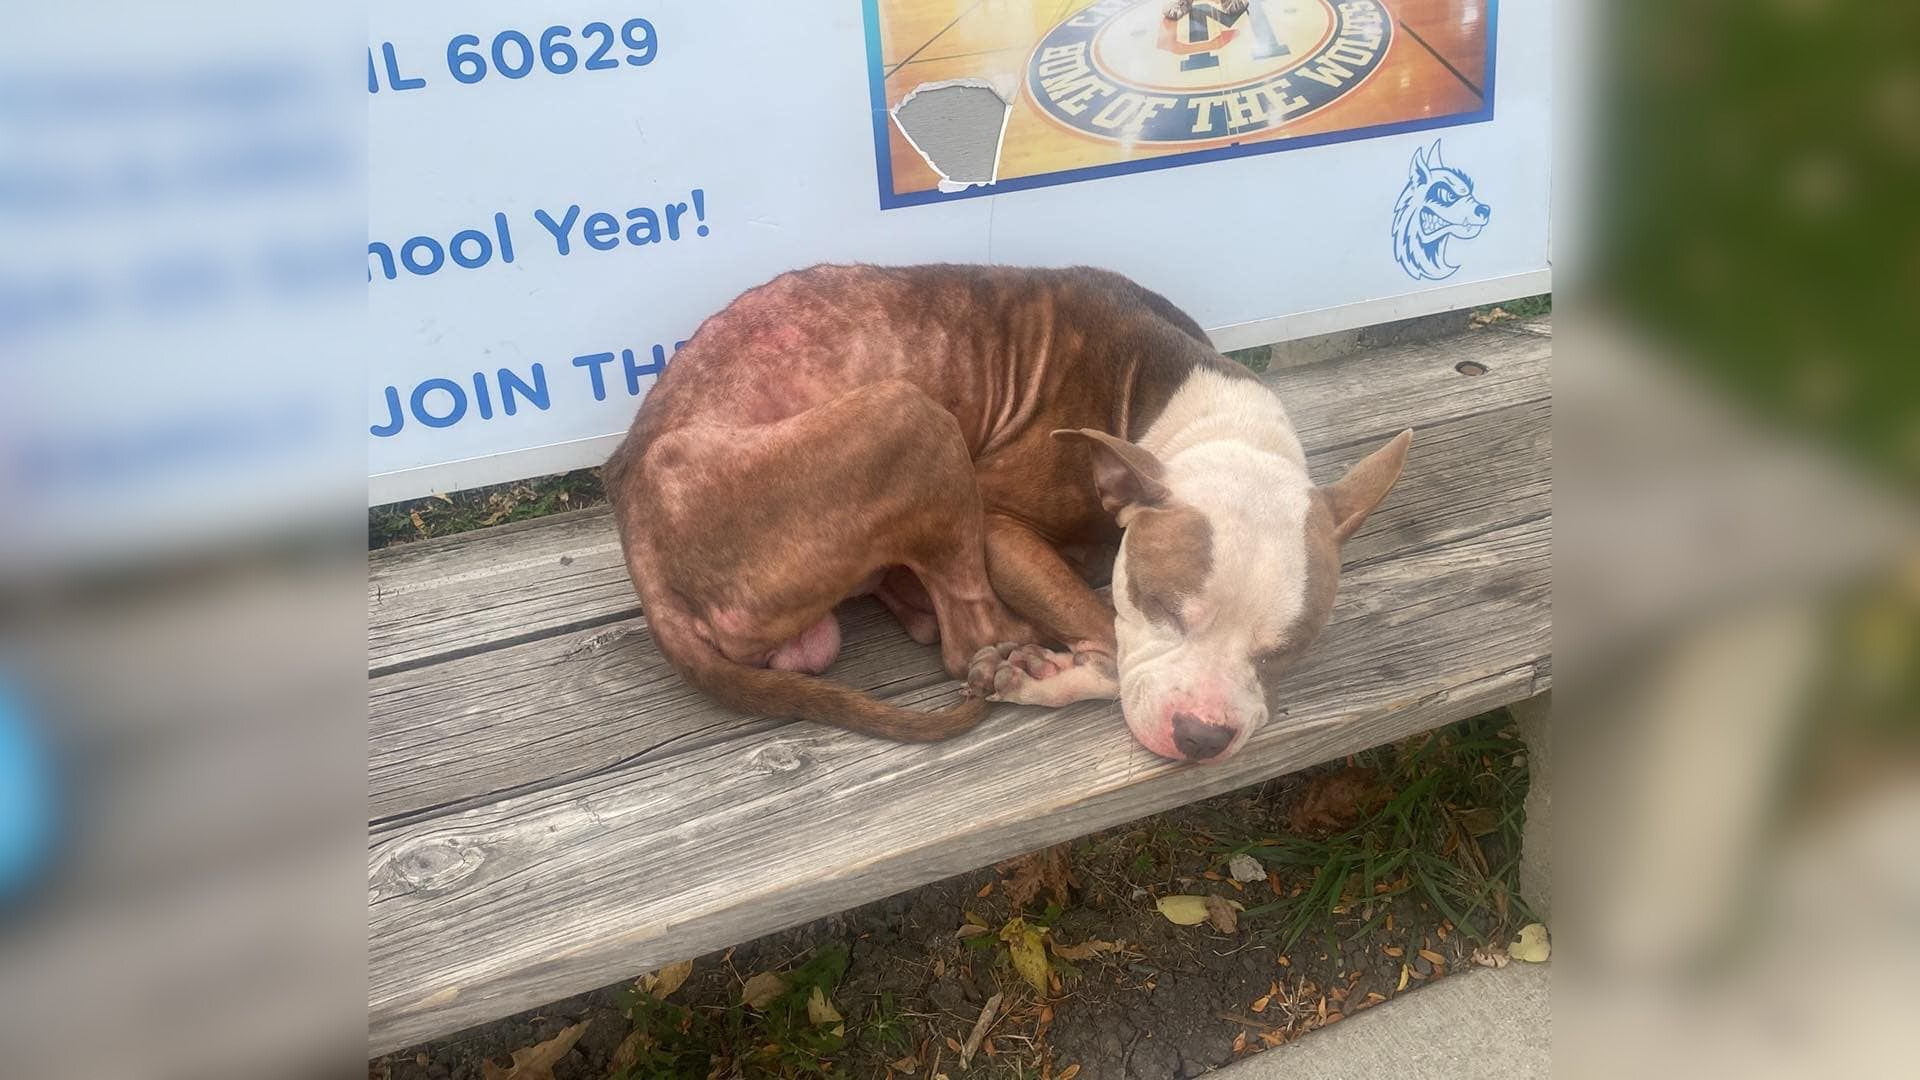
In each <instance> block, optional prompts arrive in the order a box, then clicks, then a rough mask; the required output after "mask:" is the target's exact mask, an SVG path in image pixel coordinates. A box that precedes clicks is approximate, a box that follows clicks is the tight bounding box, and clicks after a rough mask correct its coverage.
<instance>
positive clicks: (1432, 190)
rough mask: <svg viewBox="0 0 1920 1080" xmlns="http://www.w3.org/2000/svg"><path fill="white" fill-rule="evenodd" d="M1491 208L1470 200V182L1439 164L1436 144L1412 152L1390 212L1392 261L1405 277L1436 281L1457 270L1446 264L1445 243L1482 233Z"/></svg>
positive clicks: (1491, 210)
mask: <svg viewBox="0 0 1920 1080" xmlns="http://www.w3.org/2000/svg"><path fill="white" fill-rule="evenodd" d="M1492 216H1493V208H1492V207H1490V206H1488V205H1487V204H1486V203H1483V202H1481V201H1480V200H1479V199H1476V198H1474V196H1473V178H1472V177H1470V176H1468V175H1467V174H1466V173H1464V172H1461V171H1460V170H1459V169H1450V168H1448V167H1447V166H1446V163H1445V162H1442V161H1441V160H1440V141H1439V140H1438V139H1436V140H1434V143H1433V146H1431V147H1425V146H1423V147H1420V148H1419V149H1417V150H1415V151H1414V152H1413V166H1412V169H1411V171H1410V172H1409V174H1408V176H1407V186H1406V187H1405V188H1403V189H1401V191H1400V201H1399V202H1397V203H1395V204H1394V206H1393V259H1394V261H1395V262H1397V263H1399V264H1400V268H1401V269H1402V270H1405V271H1406V272H1407V275H1408V276H1409V277H1413V278H1428V279H1431V280H1433V281H1438V280H1440V279H1441V278H1444V277H1450V276H1451V275H1452V274H1453V272H1454V271H1455V270H1458V269H1460V267H1459V266H1457V265H1455V264H1453V263H1450V262H1448V261H1447V241H1449V240H1452V239H1454V238H1455V237H1458V238H1459V239H1461V240H1471V239H1473V238H1474V237H1476V236H1479V235H1480V230H1481V229H1484V228H1486V225H1487V219H1489V218H1491V217H1492Z"/></svg>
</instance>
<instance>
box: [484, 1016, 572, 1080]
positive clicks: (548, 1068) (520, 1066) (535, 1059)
mask: <svg viewBox="0 0 1920 1080" xmlns="http://www.w3.org/2000/svg"><path fill="white" fill-rule="evenodd" d="M586 1030H587V1021H585V1020H582V1021H580V1022H579V1023H577V1024H575V1025H573V1026H572V1027H570V1028H567V1029H566V1030H565V1031H562V1032H561V1033H560V1034H558V1035H555V1036H554V1037H553V1038H551V1039H548V1040H547V1041H546V1042H543V1043H538V1044H536V1045H533V1046H529V1047H526V1048H525V1049H522V1050H515V1051H514V1052H513V1067H512V1068H510V1069H503V1068H501V1067H500V1066H498V1065H495V1064H494V1063H493V1062H491V1061H482V1062H481V1063H480V1075H481V1076H482V1077H484V1078H485V1080H553V1066H554V1065H555V1064H556V1063H557V1062H559V1060H560V1059H561V1058H563V1057H566V1056H567V1051H569V1050H572V1049H573V1044H574V1043H577V1042H579V1041H580V1036H581V1035H582V1034H584V1033H585V1032H586Z"/></svg>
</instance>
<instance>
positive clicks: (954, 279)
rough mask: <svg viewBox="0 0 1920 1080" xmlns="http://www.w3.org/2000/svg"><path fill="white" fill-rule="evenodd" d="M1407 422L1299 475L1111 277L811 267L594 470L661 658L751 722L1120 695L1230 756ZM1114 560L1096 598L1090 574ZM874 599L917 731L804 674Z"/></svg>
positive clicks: (713, 351)
mask: <svg viewBox="0 0 1920 1080" xmlns="http://www.w3.org/2000/svg"><path fill="white" fill-rule="evenodd" d="M1412 434H1413V433H1412V432H1411V431H1408V432H1403V433H1401V434H1400V435H1399V436H1398V437H1396V438H1394V439H1393V440H1392V441H1391V442H1389V443H1387V444H1386V445H1385V446H1383V447H1382V448H1380V449H1378V450H1376V451H1374V452H1373V453H1372V454H1370V455H1369V456H1367V457H1366V458H1365V459H1364V460H1362V461H1360V462H1359V463H1357V464H1356V465H1355V466H1354V467H1353V468H1352V469H1351V471H1349V472H1348V473H1347V474H1346V476H1344V477H1343V478H1342V479H1340V480H1339V481H1338V482H1337V483H1334V484H1331V485H1328V486H1325V487H1320V486H1316V485H1315V484H1314V483H1313V481H1312V479H1311V478H1310V477H1309V476H1308V473H1307V465H1306V457H1305V454H1304V453H1303V452H1302V450H1301V447H1300V442H1299V440H1298V439H1297V438H1296V437H1295V435H1294V432H1293V426H1292V424H1291V422H1290V421H1289V420H1288V418H1287V413H1286V410H1285V409H1284V408H1283V407H1282V406H1281V403H1280V401H1279V399H1278V398H1276V397H1275V396H1274V395H1273V393H1272V392H1271V391H1269V390H1268V389H1267V388H1266V386H1265V385H1264V384H1262V383H1261V382H1260V381H1259V380H1258V379H1257V378H1255V377H1254V376H1253V375H1251V374H1249V373H1248V372H1247V371H1246V370H1245V369H1244V368H1242V367H1240V366H1239V365H1237V364H1235V363H1233V362H1232V361H1229V360H1227V359H1226V358H1225V357H1223V356H1221V355H1220V354H1219V353H1218V352H1217V351H1215V350H1214V348H1213V347H1212V345H1210V344H1209V343H1208V341H1207V337H1206V335H1205V333H1204V332H1202V330H1201V329H1200V326H1199V324H1198V323H1196V322H1194V320H1193V319H1192V318H1191V317H1189V316H1188V315H1187V314H1186V313H1184V312H1182V311H1181V310H1180V309H1179V308H1177V307H1175V306H1174V305H1173V304H1172V303H1170V302H1169V301H1168V300H1167V299H1166V298H1164V297H1162V296H1160V295H1159V294H1157V293H1154V292H1151V291H1149V290H1148V289H1146V288H1143V287H1142V286H1140V285H1137V284H1135V283H1134V282H1132V281H1130V280H1129V279H1127V278H1125V277H1122V276H1120V275H1118V274H1114V273H1110V272H1106V271H1102V270H1095V269H1088V268H1073V269H1062V270H1040V269H1020V268H1011V267H981V266H916V267H875V266H817V267H813V268H811V269H807V270H800V271H795V272H792V273H787V274H783V275H781V276H780V277H778V278H775V279H774V280H772V281H771V282H768V283H767V284H765V285H761V286H759V287H757V288H754V289H752V290H749V291H748V292H746V293H745V294H743V295H742V296H740V297H739V298H738V299H736V300H734V301H733V303H731V304H730V305H728V306H727V307H726V308H725V309H724V310H722V311H721V312H719V313H718V314H716V315H714V316H712V317H710V318H708V319H707V320H706V321H705V322H704V323H702V324H701V326H700V327H699V329H698V330H697V331H695V333H694V335H693V336H692V338H690V339H689V340H688V341H687V342H686V344H685V345H684V346H682V347H681V349H680V350H679V352H677V353H676V354H675V355H674V357H673V359H672V361H671V362H670V363H669V364H668V365H667V368H666V370H665V371H664V372H663V373H662V374H661V376H660V378H659V380H658V382H657V383H656V384H655V385H654V387H653V388H652V390H651V392H650V393H649V394H648V395H647V397H646V399H645V400H644V401H643V403H642V404H641V406H640V409H639V413H638V415H637V416H636V417H635V418H634V422H633V427H632V429H631V431H630V432H629V433H628V435H627V437H626V439H625V440H624V441H623V442H622V444H621V446H620V447H619V449H618V450H616V451H615V453H614V455H613V456H612V458H611V459H610V460H609V461H608V463H607V468H606V473H605V476H606V480H607V489H608V494H609V497H610V498H611V500H612V502H613V505H614V510H615V514H616V518H617V521H618V525H619V530H620V538H621V543H622V548H623V551H624V554H625V558H626V563H627V568H628V571H629V572H630V574H631V575H632V578H633V582H634V586H635V588H636V590H637V591H638V592H639V595H640V598H641V602H642V604H643V606H644V609H645V611H646V614H647V618H648V620H649V625H650V627H651V630H652V633H653V637H654V640H655V641H656V643H657V644H658V646H659V648H660V651H661V652H662V653H663V654H665V656H666V657H667V659H668V660H669V661H671V662H672V664H673V666H674V667H675V668H676V669H677V670H678V671H679V672H680V673H681V675H682V676H684V677H685V678H686V679H687V681H688V682H690V683H692V684H693V685H694V686H696V687H698V688H700V689H701V690H703V691H705V692H706V693H707V694H709V695H711V696H712V697H714V698H716V699H718V700H719V701H721V702H722V703H724V704H726V705H729V706H731V707H733V708H735V709H739V710H742V711H745V712H750V713H758V714H762V715H769V716H779V717H794V718H800V719H806V720H813V721H818V722H821V723H827V724H834V725H838V726H840V727H843V728H849V729H851V730H854V731H859V732H864V733H868V734H872V735H877V736H882V737H886V738H891V739H900V740H911V741H927V740H934V739H942V738H946V737H949V736H952V735H955V734H958V733H960V732H963V731H965V730H967V729H969V728H971V727H972V726H974V724H976V723H977V722H978V721H979V720H980V718H981V717H982V715H983V714H984V712H985V711H986V709H987V707H988V703H989V702H994V701H1004V702H1017V703H1023V704H1029V705H1043V706H1061V705H1066V704H1068V703H1069V702H1075V701H1083V700H1090V699H1114V698H1117V699H1119V701H1120V702H1121V706H1122V711H1123V713H1124V715H1125V717H1126V723H1127V726H1128V728H1129V730H1130V731H1131V732H1132V733H1133V735H1134V737H1135V738H1136V739H1138V740H1139V742H1140V743H1141V744H1142V745H1144V746H1146V747H1147V748H1148V749H1150V750H1152V751H1153V752H1154V753H1156V754H1159V755H1161V756H1163V757H1167V758H1170V759H1173V760H1177V761H1218V760H1222V759H1224V758H1226V757H1229V756H1231V755H1232V754H1233V753H1234V752H1236V751H1237V750H1238V749H1239V748H1240V747H1241V746H1242V745H1244V744H1245V742H1246V740H1247V739H1248V738H1249V737H1250V736H1251V735H1252V734H1253V733H1254V732H1255V731H1256V730H1258V729H1259V727H1260V725H1261V724H1262V723H1263V722H1264V721H1265V720H1266V718H1267V716H1268V709H1269V697H1270V695H1271V694H1272V692H1273V690H1274V686H1275V682H1276V680H1277V679H1278V678H1279V677H1280V675H1281V673H1282V672H1284V671H1285V670H1286V669H1287V668H1288V667H1289V665H1291V664H1292V663H1293V662H1294V661H1296V660H1297V659H1298V658H1299V657H1300V656H1301V655H1302V653H1304V652H1305V651H1306V649H1307V647H1308V646H1309V645H1310V644H1312V642H1313V641H1314V639H1315V638H1316V637H1317V636H1318V634H1319V633H1320V630H1321V627H1322V626H1323V625H1324V624H1325V623H1326V620H1327V615H1328V612H1329V611H1330V610H1331V609H1332V607H1333V601H1334V595H1335V589H1336V585H1337V580H1338V576H1339V571H1340V555H1339V547H1340V544H1341V542H1343V541H1344V540H1346V539H1347V538H1348V537H1350V536H1352V535H1353V533H1354V531H1355V530H1356V529H1358V528H1359V527H1360V525H1361V523H1362V522H1364V521H1365V520H1366V517H1367V514H1368V513H1369V512H1370V511H1372V510H1373V508H1374V507H1375V506H1377V505H1378V504H1379V503H1380V501H1381V499H1382V498H1384V497H1385V496H1386V494H1387V491H1388V489H1389V488H1391V487H1392V486H1393V483H1394V481H1395V479H1397V478H1398V477H1399V475H1400V471H1401V468H1402V465H1403V464H1404V462H1405V460H1406V454H1407V447H1408V445H1409V442H1410V440H1411V438H1412ZM1076 552H1095V553H1110V555H1111V560H1112V561H1111V579H1112V601H1111V603H1109V602H1108V601H1106V600H1103V599H1102V598H1101V596H1100V594H1099V593H1097V592H1096V591H1095V590H1094V588H1093V587H1092V586H1091V585H1090V584H1089V575H1097V574H1098V573H1099V572H1100V570H1101V569H1103V568H1104V566H1105V564H1106V556H1105V555H1102V554H1095V555H1093V556H1092V557H1091V559H1090V561H1083V562H1081V563H1079V564H1076V562H1075V561H1074V559H1073V558H1072V556H1073V554H1074V553H1076ZM869 593H870V594H873V595H875V596H877V597H878V598H879V599H880V601H881V602H882V603H883V604H885V605H886V606H887V608H888V609H890V610H891V611H892V612H893V613H894V615H896V616H897V617H898V618H899V620H900V622H901V623H902V624H903V625H904V626H905V627H906V629H907V632H908V633H909V634H910V635H911V636H912V637H913V638H914V639H915V640H918V641H920V642H923V643H927V644H932V643H935V642H938V643H939V645H940V650H941V658H942V661H943V663H944V665H945V667H946V670H947V673H948V674H949V675H951V676H952V677H954V678H955V679H963V680H965V681H966V684H967V688H968V697H967V698H966V699H965V700H963V701H962V702H960V703H959V704H956V705H954V706H951V707H948V708H944V709H939V710H933V711H926V712H917V711H913V710H908V709H903V708H899V707H896V706H893V705H889V704H887V703H884V702H881V701H879V700H878V699H876V698H874V697H872V696H870V695H868V694H865V693H863V692H860V691H857V690H854V689H852V688H851V687H847V686H844V685H841V684H839V683H835V682H832V681H830V680H827V679H822V678H817V677H816V676H818V675H819V674H821V673H822V672H825V671H826V670H827V668H828V666H829V665H831V664H832V663H833V661H834V658H835V656H836V655H837V654H838V652H839V647H840V629H839V625H838V623H837V621H836V619H835V616H834V607H835V605H837V604H839V603H840V602H841V601H843V600H845V599H847V598H849V597H852V596H858V595H863V594H869Z"/></svg>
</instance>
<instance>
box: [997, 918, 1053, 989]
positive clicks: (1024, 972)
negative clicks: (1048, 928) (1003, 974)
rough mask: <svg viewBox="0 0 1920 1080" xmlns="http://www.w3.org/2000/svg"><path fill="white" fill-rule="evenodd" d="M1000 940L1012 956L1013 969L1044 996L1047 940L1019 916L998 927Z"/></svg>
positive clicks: (1046, 972)
mask: <svg viewBox="0 0 1920 1080" xmlns="http://www.w3.org/2000/svg"><path fill="white" fill-rule="evenodd" d="M1000 940H1002V941H1004V942H1006V943H1007V952H1008V953H1009V954H1010V955H1011V956H1012V957H1013V970H1015V971H1017V972H1019V973H1020V977H1021V978H1023V979H1025V980H1027V985H1028V986H1031V987H1033V989H1034V990H1035V992H1037V993H1038V994H1040V996H1042V997H1045V996H1046V993H1047V975H1048V971H1047V942H1046V938H1045V936H1044V935H1043V934H1042V933H1041V932H1040V931H1038V930H1035V929H1034V928H1033V927H1031V926H1028V925H1027V921H1026V920H1025V919H1021V918H1014V919H1009V920H1007V925H1005V926H1003V927H1001V928H1000Z"/></svg>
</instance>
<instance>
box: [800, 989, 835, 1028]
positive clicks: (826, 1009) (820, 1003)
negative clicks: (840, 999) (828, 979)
mask: <svg viewBox="0 0 1920 1080" xmlns="http://www.w3.org/2000/svg"><path fill="white" fill-rule="evenodd" d="M807 1019H808V1020H811V1021H813V1022H814V1023H815V1024H837V1023H839V1022H840V1021H841V1019H842V1017H841V1016H840V1012H839V1010H837V1009H835V1008H834V1007H833V1002H831V1001H828V1000H827V995H826V993H825V992H824V991H822V990H821V989H820V988H819V987H817V986H816V987H814V988H813V993H812V994H809V995H808V996H807Z"/></svg>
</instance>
